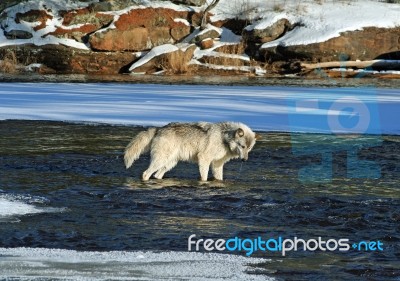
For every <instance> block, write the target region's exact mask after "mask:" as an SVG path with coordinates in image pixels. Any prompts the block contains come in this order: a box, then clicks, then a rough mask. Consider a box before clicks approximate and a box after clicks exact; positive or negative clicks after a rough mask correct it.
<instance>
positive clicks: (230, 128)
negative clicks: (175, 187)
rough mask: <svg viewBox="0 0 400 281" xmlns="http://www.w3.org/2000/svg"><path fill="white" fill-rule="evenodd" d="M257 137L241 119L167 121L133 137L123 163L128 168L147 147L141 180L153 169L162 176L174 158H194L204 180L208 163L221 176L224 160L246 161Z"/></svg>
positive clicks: (189, 159) (152, 171)
mask: <svg viewBox="0 0 400 281" xmlns="http://www.w3.org/2000/svg"><path fill="white" fill-rule="evenodd" d="M259 138H260V136H259V135H258V134H256V133H254V132H253V131H252V130H251V129H250V128H249V127H248V126H246V125H245V124H242V123H236V122H221V123H207V122H197V123H170V124H168V125H166V126H164V127H161V128H149V129H148V130H146V131H143V132H140V133H139V134H138V135H137V136H136V137H135V138H133V140H132V141H131V142H130V143H129V144H128V146H127V147H126V149H125V155H124V160H125V166H126V168H127V169H128V168H129V167H131V166H132V164H133V162H134V161H136V160H137V159H138V158H139V156H140V155H141V154H143V153H146V152H148V151H150V157H151V161H150V165H149V167H148V169H147V170H146V171H144V172H143V175H142V179H143V180H144V181H147V180H149V178H150V177H151V176H152V175H153V174H154V173H155V174H154V177H155V178H156V179H162V178H163V176H164V174H165V173H166V172H168V171H169V170H171V169H172V168H173V167H175V166H176V164H177V163H178V161H191V162H197V163H198V164H199V171H200V178H201V180H202V181H207V178H208V171H209V169H210V166H211V170H212V173H213V176H214V178H215V179H216V180H223V167H224V164H225V163H226V162H228V161H229V160H230V159H235V158H240V159H241V160H242V161H246V160H247V159H248V156H249V152H250V151H251V150H252V149H253V147H254V144H255V143H256V140H257V139H259Z"/></svg>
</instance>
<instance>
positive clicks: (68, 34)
mask: <svg viewBox="0 0 400 281" xmlns="http://www.w3.org/2000/svg"><path fill="white" fill-rule="evenodd" d="M96 30H97V26H95V25H94V24H86V25H82V26H81V27H77V28H71V29H63V28H62V27H57V29H56V30H55V31H53V32H50V33H48V34H46V36H47V35H53V36H55V37H58V38H69V39H75V40H76V41H78V42H83V40H82V38H83V37H84V36H85V35H86V34H88V33H92V32H94V31H96Z"/></svg>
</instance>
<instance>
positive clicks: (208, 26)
mask: <svg viewBox="0 0 400 281" xmlns="http://www.w3.org/2000/svg"><path fill="white" fill-rule="evenodd" d="M211 30H214V31H216V32H217V33H218V34H219V35H221V33H222V28H219V27H216V26H213V25H212V24H207V25H206V27H205V28H204V29H203V30H201V31H200V32H199V33H197V36H200V35H203V34H205V33H207V32H209V31H211Z"/></svg>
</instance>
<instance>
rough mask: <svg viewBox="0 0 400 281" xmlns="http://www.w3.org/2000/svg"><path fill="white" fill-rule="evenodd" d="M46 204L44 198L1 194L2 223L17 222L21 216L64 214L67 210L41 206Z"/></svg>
mask: <svg viewBox="0 0 400 281" xmlns="http://www.w3.org/2000/svg"><path fill="white" fill-rule="evenodd" d="M44 203H46V200H45V199H44V198H35V197H31V196H21V195H12V194H0V222H16V221H18V217H20V216H25V215H33V214H40V213H54V212H62V211H64V210H65V209H64V208H52V207H44V206H41V205H43V204H44ZM38 204H39V205H38Z"/></svg>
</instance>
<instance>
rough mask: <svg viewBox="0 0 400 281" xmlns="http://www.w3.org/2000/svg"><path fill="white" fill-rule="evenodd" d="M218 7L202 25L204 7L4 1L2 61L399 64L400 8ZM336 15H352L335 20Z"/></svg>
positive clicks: (51, 65) (150, 66) (176, 67)
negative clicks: (377, 17) (378, 18)
mask: <svg viewBox="0 0 400 281" xmlns="http://www.w3.org/2000/svg"><path fill="white" fill-rule="evenodd" d="M217 2H218V5H216V7H215V8H214V9H211V10H210V12H209V13H208V14H206V17H205V19H206V21H207V22H208V24H207V25H203V26H202V27H201V26H200V25H201V19H202V16H203V13H204V10H205V9H206V7H207V6H208V4H209V3H208V2H206V1H205V0H198V1H196V0H188V1H184V0H182V1H178V0H176V1H172V2H171V1H131V0H120V1H113V0H103V1H67V0H64V1H55V0H45V1H35V0H26V1H16V0H15V1H2V2H1V4H0V9H2V13H1V16H0V28H1V29H0V59H1V58H3V61H4V59H5V58H10V53H12V54H13V56H11V57H13V58H14V59H15V61H17V62H18V63H20V64H24V65H28V64H32V63H39V64H42V67H40V68H39V71H42V72H46V73H48V72H52V73H93V74H116V73H155V72H158V71H160V70H161V71H164V72H165V73H179V74H180V73H188V72H189V73H193V72H199V73H201V72H206V73H210V71H213V72H219V73H225V72H235V73H254V74H258V75H265V74H267V73H271V72H279V73H284V72H298V71H301V70H302V68H301V67H300V62H314V63H315V62H327V61H346V60H375V59H391V60H394V59H395V60H398V59H400V51H399V50H400V28H399V26H400V19H397V16H393V14H394V15H396V13H398V14H400V7H399V6H400V5H399V4H387V3H380V2H372V1H371V4H370V5H371V7H364V6H362V5H361V4H359V6H357V5H358V4H351V3H349V4H346V5H344V4H338V3H336V4H334V6H332V5H331V4H329V5H331V6H329V5H328V4H326V5H325V6H324V5H323V4H315V3H314V2H317V1H309V4H307V3H306V4H304V7H303V8H301V7H299V6H298V7H295V6H293V4H292V6H290V5H288V6H287V7H286V6H283V4H282V6H281V7H267V6H265V7H264V6H262V2H265V1H254V5H253V6H251V5H250V4H249V3H252V2H251V1H247V2H246V1H243V3H242V4H241V5H239V6H235V7H234V5H233V4H232V3H233V2H228V1H223V0H221V1H217ZM278 2H279V1H278ZM305 2H307V1H305ZM320 2H322V1H320ZM229 3H231V4H229ZM235 3H236V2H235ZM246 3H247V4H246ZM282 3H286V1H284V2H282ZM372 3H373V4H372ZM245 4H246V5H247V6H246V5H245ZM338 5H344V6H341V7H340V6H338ZM311 9H312V10H311ZM335 9H337V10H338V11H340V9H342V13H343V14H346V13H349V15H348V16H343V17H342V16H341V17H339V18H336V20H337V23H334V22H332V16H331V15H330V11H331V12H332V13H333V12H334V11H336V10H335ZM346 9H348V10H349V12H346ZM354 9H356V10H357V9H358V10H359V9H364V10H365V11H367V12H368V11H370V10H372V9H374V10H375V13H383V12H384V13H385V15H386V19H385V21H383V22H384V23H382V22H374V21H373V20H372V21H371V23H370V22H369V21H361V23H359V22H358V23H357V24H358V25H357V24H355V23H354V22H352V21H351V18H352V15H351V11H352V10H354ZM318 11H320V12H318ZM361 12H362V11H361ZM364 13H365V12H364ZM398 14H397V15H398ZM334 16H335V15H334ZM336 16H337V15H336ZM367 16H368V15H367ZM382 16H383V15H382ZM353 17H354V16H353ZM391 17H393V19H392V18H391ZM360 18H361V17H360ZM335 25H336V26H335ZM0 66H1V65H0Z"/></svg>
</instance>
